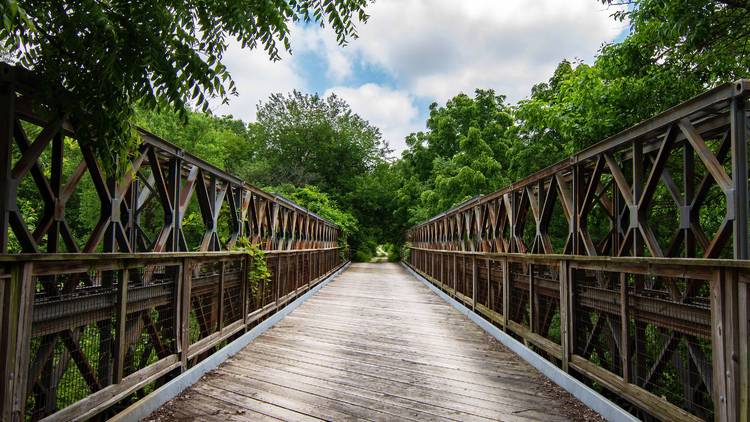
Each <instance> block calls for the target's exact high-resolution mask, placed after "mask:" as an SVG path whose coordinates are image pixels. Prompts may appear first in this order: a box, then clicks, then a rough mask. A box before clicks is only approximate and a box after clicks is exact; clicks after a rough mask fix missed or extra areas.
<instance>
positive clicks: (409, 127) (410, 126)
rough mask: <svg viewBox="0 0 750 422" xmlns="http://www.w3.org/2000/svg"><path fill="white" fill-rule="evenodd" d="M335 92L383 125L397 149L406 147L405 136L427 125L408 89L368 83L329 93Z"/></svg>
mask: <svg viewBox="0 0 750 422" xmlns="http://www.w3.org/2000/svg"><path fill="white" fill-rule="evenodd" d="M331 93H335V94H336V95H337V96H339V97H341V98H343V99H344V100H345V101H346V102H347V103H349V105H350V106H351V108H352V111H354V112H355V113H357V114H358V115H360V116H361V117H362V118H364V119H365V120H367V121H369V122H370V123H371V124H373V125H374V126H376V127H378V128H380V131H381V133H382V135H383V138H384V139H385V140H386V141H387V142H388V144H389V145H390V146H391V149H394V150H396V151H401V150H403V149H405V148H406V144H405V142H404V136H406V135H407V134H409V133H411V132H416V131H418V130H422V129H423V127H424V122H421V121H420V119H419V117H420V116H419V111H418V110H417V107H416V106H415V105H414V99H413V98H412V97H411V96H410V95H409V94H407V93H406V92H404V91H397V90H393V89H390V88H387V87H383V86H380V85H377V84H373V83H368V84H364V85H362V86H359V87H357V88H351V87H341V86H339V87H333V88H330V89H328V90H327V91H326V92H325V96H328V95H330V94H331Z"/></svg>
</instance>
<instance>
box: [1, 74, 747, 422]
mask: <svg viewBox="0 0 750 422" xmlns="http://www.w3.org/2000/svg"><path fill="white" fill-rule="evenodd" d="M37 90H38V83H37V82H36V81H35V79H34V77H33V75H32V74H30V73H29V72H26V71H23V70H22V69H19V68H15V67H11V66H3V67H2V68H1V69H0V145H2V149H1V153H0V191H1V192H2V196H1V197H0V216H1V218H0V252H2V254H1V255H0V261H2V266H0V330H1V331H0V334H2V335H1V336H0V356H3V359H2V360H0V375H1V376H2V379H3V382H2V384H1V385H0V398H1V400H2V402H0V404H1V408H2V411H1V414H2V419H3V420H9V421H18V420H42V419H43V420H85V419H108V418H114V419H119V420H133V419H137V418H139V417H147V416H148V415H149V414H150V413H151V412H152V411H156V413H154V414H153V415H152V416H151V417H152V418H166V419H170V418H181V417H195V418H199V419H209V418H212V419H217V420H218V419H221V420H225V419H229V418H233V419H252V420H256V419H266V418H271V419H285V420H291V419H294V420H297V419H299V420H302V419H309V418H317V419H329V420H330V419H335V420H338V419H360V418H361V419H378V420H379V419H431V420H432V419H452V420H465V419H495V420H497V419H500V420H520V419H537V420H538V419H549V420H555V419H556V418H557V419H559V418H564V419H565V418H574V417H576V414H578V415H579V416H580V414H582V413H583V411H576V412H575V413H576V414H570V415H568V414H564V413H561V411H560V409H567V408H573V409H583V408H584V407H585V406H584V404H585V405H587V406H590V407H592V408H594V409H596V411H598V412H599V413H600V414H602V415H603V416H606V417H608V418H610V419H613V420H626V419H628V418H630V417H635V418H640V419H646V420H708V419H715V420H721V421H735V420H743V421H745V420H748V418H749V414H748V412H750V410H749V408H750V406H749V405H748V402H749V396H750V386H749V385H750V383H749V380H748V377H749V376H750V358H749V357H748V339H749V338H750V334H749V331H748V325H750V317H749V315H748V309H750V302H749V300H750V299H748V294H747V290H748V283H750V278H748V270H750V261H748V258H749V257H748V253H749V252H748V242H749V241H750V239H749V234H750V231H749V229H748V169H747V165H748V151H747V132H748V122H747V120H748V110H747V100H746V99H747V96H748V92H750V91H749V90H750V81H748V80H740V81H737V82H736V83H733V84H726V85H723V86H720V87H717V88H715V89H713V90H711V91H708V92H706V93H705V94H703V95H700V96H698V97H695V98H693V99H691V100H689V101H687V102H685V103H683V104H680V105H678V106H676V107H674V108H672V109H670V110H668V111H666V112H664V113H662V114H660V115H657V116H655V117H653V118H651V119H649V120H647V121H645V122H643V123H641V124H639V125H636V126H634V127H632V128H630V129H627V130H625V131H624V132H622V133H619V134H617V135H615V136H613V137H611V138H608V139H605V140H603V141H602V142H600V143H598V144H596V145H594V146H592V147H590V148H588V149H586V150H584V151H581V152H579V153H577V154H575V155H573V156H571V157H569V158H567V159H565V160H563V161H561V162H559V163H557V164H555V165H553V166H551V167H549V168H546V169H542V170H540V171H539V172H537V173H535V174H532V175H530V176H528V177H527V178H526V179H524V180H521V181H518V182H516V183H514V184H512V185H511V186H508V187H506V188H504V189H502V190H500V191H497V192H495V193H492V194H489V195H485V196H480V197H477V198H474V199H472V200H470V201H468V202H466V203H464V204H461V205H459V206H458V207H456V208H454V209H452V210H449V211H446V212H445V213H442V214H440V215H438V216H435V217H434V218H432V219H430V220H429V221H426V222H424V223H422V224H420V225H418V226H415V227H413V228H411V229H410V230H409V231H408V233H406V239H407V241H408V246H409V248H410V253H409V255H408V257H407V258H406V259H405V262H403V263H402V264H401V265H402V266H397V265H396V264H364V265H362V264H358V265H354V266H348V258H347V255H346V253H345V249H344V247H343V245H340V244H339V239H338V236H339V230H338V228H337V227H336V226H335V225H334V224H332V223H330V222H328V221H326V220H325V219H323V218H321V217H319V216H317V215H315V214H314V213H312V212H309V211H308V210H305V209H304V208H302V207H299V206H297V205H296V204H294V203H293V202H291V201H289V200H287V199H285V198H283V197H281V196H278V195H273V194H269V193H267V192H264V191H262V190H261V189H258V188H256V187H254V186H252V185H250V184H248V183H246V182H244V181H243V180H241V179H239V178H237V177H235V176H233V175H230V174H227V173H225V172H223V171H222V170H221V169H218V168H216V167H214V166H212V165H210V164H208V163H206V162H205V161H203V160H201V159H200V158H198V157H195V156H193V155H191V154H189V153H186V152H185V151H183V150H181V149H179V148H177V147H176V146H174V145H172V144H170V143H169V142H167V141H165V140H163V139H160V138H159V137H157V136H155V135H153V134H150V133H148V132H146V131H140V136H141V138H142V142H141V143H140V145H139V147H138V149H137V150H136V151H133V152H132V154H130V155H129V157H128V161H129V162H130V164H129V166H127V168H123V169H120V170H121V171H119V172H117V173H112V174H108V173H107V172H106V171H105V169H104V168H102V166H101V165H100V160H99V159H98V158H97V156H96V154H95V152H94V151H93V150H92V148H91V146H90V145H89V144H87V143H86V142H85V140H81V139H78V138H77V134H76V130H75V122H76V121H77V118H81V116H69V115H67V114H65V113H64V111H61V110H56V109H55V107H54V105H53V104H44V103H42V102H41V101H42V100H41V97H40V96H39V95H38V91H37ZM84 189H87V192H90V195H89V197H84V195H82V194H81V193H80V192H81V191H82V190H84ZM84 199H85V200H87V201H89V202H88V203H89V204H95V206H96V207H98V210H95V211H97V213H96V214H98V215H97V217H96V218H95V223H94V224H93V226H92V227H91V229H90V230H85V231H81V230H78V231H76V230H75V229H74V225H73V224H72V223H73V222H74V221H76V219H77V218H80V217H79V216H76V215H74V213H72V212H71V211H70V209H71V207H73V206H75V205H76V204H78V203H80V201H83V200H84ZM189 209H194V210H198V211H199V215H200V217H201V218H200V221H188V219H186V218H185V217H186V214H187V211H188V210H189ZM29 210H31V211H29ZM240 239H248V242H249V243H251V244H254V245H258V247H259V248H260V249H262V250H263V252H259V251H257V250H255V248H250V249H248V250H234V249H236V248H235V246H236V245H238V244H239V242H240ZM263 266H266V267H267V270H268V271H267V274H266V272H265V271H264V270H262V267H263ZM303 302H304V303H303ZM222 363H223V365H221V366H220V364H222ZM541 374H543V375H541ZM201 377H203V378H201ZM552 383H554V384H556V385H557V386H554V385H551V384H552ZM563 390H567V392H565V391H563ZM570 394H572V396H571V395H570ZM170 400H171V401H170ZM582 403H583V404H582ZM163 404H165V406H164V407H163V408H159V406H161V405H163ZM540 404H543V406H540Z"/></svg>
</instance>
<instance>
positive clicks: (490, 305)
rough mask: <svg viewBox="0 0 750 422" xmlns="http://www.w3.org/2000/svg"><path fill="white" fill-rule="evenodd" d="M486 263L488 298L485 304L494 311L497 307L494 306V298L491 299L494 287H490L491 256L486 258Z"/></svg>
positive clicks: (486, 291) (486, 290)
mask: <svg viewBox="0 0 750 422" xmlns="http://www.w3.org/2000/svg"><path fill="white" fill-rule="evenodd" d="M485 263H486V264H487V288H486V289H485V293H486V296H485V298H486V300H485V303H484V305H485V306H486V307H488V308H490V309H492V310H493V311H494V310H495V309H494V307H493V306H492V303H494V300H492V299H491V298H492V289H491V287H490V286H491V285H492V265H491V264H490V259H489V258H487V259H486V260H485Z"/></svg>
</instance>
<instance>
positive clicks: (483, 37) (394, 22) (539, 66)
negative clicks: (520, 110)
mask: <svg viewBox="0 0 750 422" xmlns="http://www.w3.org/2000/svg"><path fill="white" fill-rule="evenodd" d="M612 12H613V10H612V9H607V8H606V7H605V6H603V5H602V4H601V3H600V2H598V1H596V0H568V1H560V0H534V1H528V0H504V1H496V0H466V1H462V2H457V1H455V0H378V1H377V2H375V3H374V4H373V5H371V6H370V8H369V9H368V13H369V14H370V20H369V21H368V22H367V24H365V25H361V26H360V27H359V34H360V38H359V39H358V40H355V41H353V42H352V44H351V45H350V46H349V47H347V48H346V49H341V48H338V47H337V46H336V45H335V42H334V43H331V42H328V43H326V44H325V51H326V53H325V56H326V57H327V58H328V62H329V67H342V66H344V67H346V66H349V67H351V63H364V64H369V65H375V66H378V67H380V68H382V69H384V70H385V71H386V72H387V73H389V74H391V75H392V76H393V77H394V78H395V79H396V80H397V81H398V82H399V84H400V85H402V86H403V88H405V89H407V90H409V92H410V93H412V94H414V95H417V96H423V97H427V98H428V99H429V100H437V101H440V102H443V101H446V100H447V99H449V98H450V97H451V96H453V95H455V94H456V93H458V92H459V91H463V92H467V93H471V92H473V90H474V89H475V88H494V89H496V90H497V91H498V93H501V94H506V95H508V96H509V99H511V100H518V99H521V98H522V97H524V96H526V95H528V93H529V91H530V89H531V87H532V86H533V84H535V83H538V82H541V81H543V80H546V79H548V78H549V76H550V75H551V73H552V71H553V70H554V68H555V66H556V65H557V63H559V62H560V61H561V60H562V59H565V58H568V59H575V58H583V59H586V60H591V59H592V58H593V56H594V54H595V53H596V51H597V50H598V48H599V47H600V46H601V44H602V43H603V42H607V41H611V40H612V39H614V38H615V37H616V36H617V35H618V34H619V33H620V32H622V30H623V29H624V28H625V26H626V25H625V24H624V23H622V22H616V21H615V20H613V19H612V18H611V17H610V14H611V13H612ZM323 37H326V35H323ZM332 51H336V52H337V54H334V53H332ZM342 52H343V54H345V55H346V58H342V57H341V54H342ZM345 59H348V64H342V62H344V61H345Z"/></svg>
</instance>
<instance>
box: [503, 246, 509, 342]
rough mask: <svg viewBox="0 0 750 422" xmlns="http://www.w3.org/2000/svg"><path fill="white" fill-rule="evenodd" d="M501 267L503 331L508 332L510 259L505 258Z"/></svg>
mask: <svg viewBox="0 0 750 422" xmlns="http://www.w3.org/2000/svg"><path fill="white" fill-rule="evenodd" d="M501 265H502V269H503V329H504V330H505V331H506V332H507V331H508V320H509V318H508V315H509V312H510V271H509V270H510V264H509V263H508V258H503V260H502V261H501Z"/></svg>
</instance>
